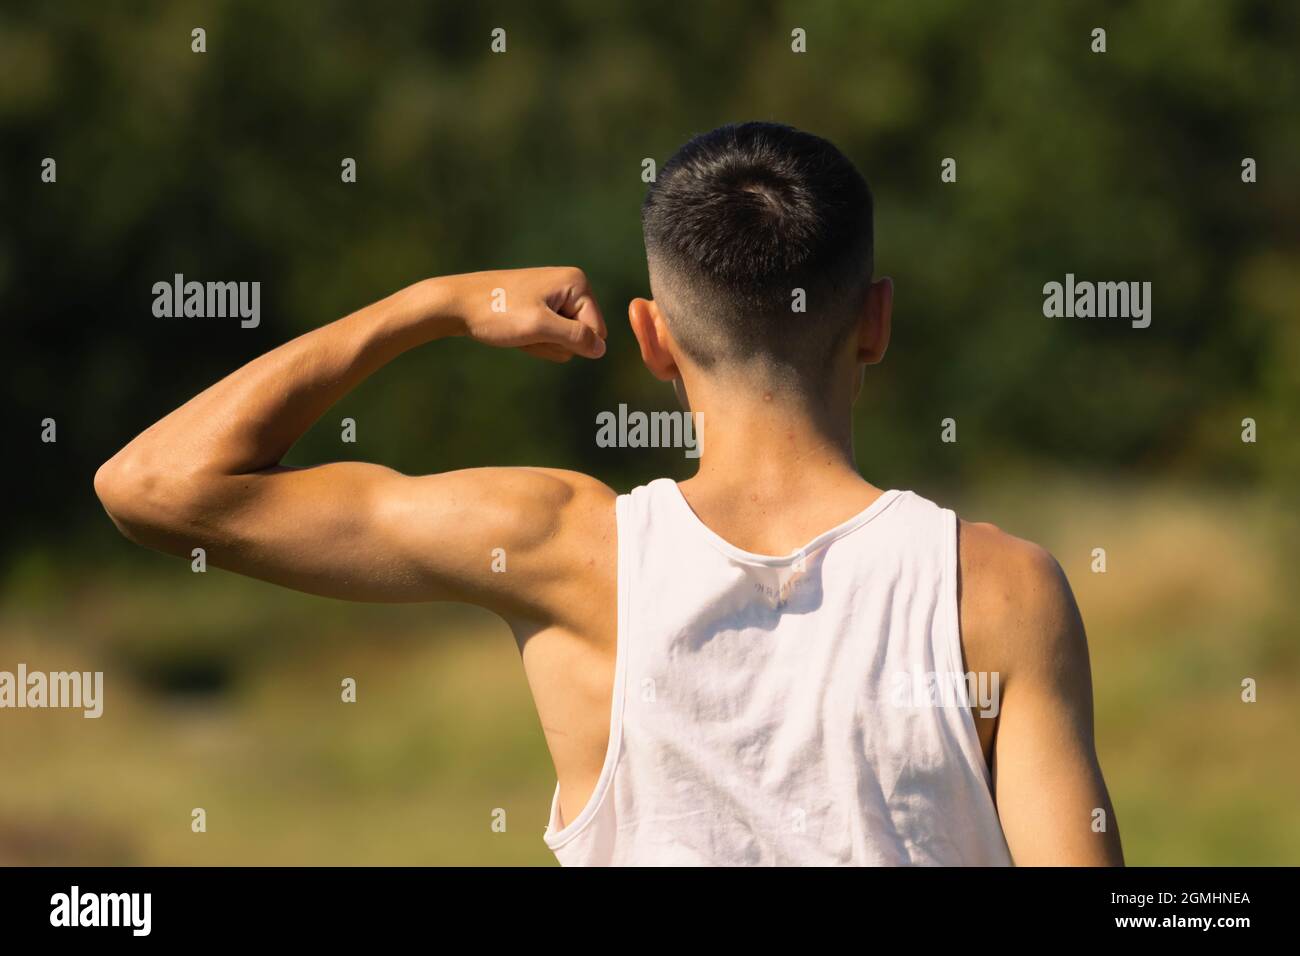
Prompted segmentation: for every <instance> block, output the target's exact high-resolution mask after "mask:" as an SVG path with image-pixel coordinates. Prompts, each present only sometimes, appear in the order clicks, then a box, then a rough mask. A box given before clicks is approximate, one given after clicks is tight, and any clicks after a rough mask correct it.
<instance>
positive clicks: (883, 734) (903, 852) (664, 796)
mask: <svg viewBox="0 0 1300 956" xmlns="http://www.w3.org/2000/svg"><path fill="white" fill-rule="evenodd" d="M616 508H617V514H618V638H617V640H618V648H617V655H616V664H615V668H614V694H613V707H612V710H611V715H610V732H609V748H608V751H607V752H606V754H605V762H604V766H603V767H602V769H601V773H600V777H599V779H598V781H597V783H596V788H595V791H594V792H593V793H592V795H591V799H590V800H589V801H588V803H587V805H586V807H585V808H584V809H583V810H582V812H581V813H580V814H579V815H578V817H577V818H576V819H574V820H572V821H569V822H568V823H567V824H563V825H562V821H561V819H560V815H559V787H558V786H557V787H556V791H555V797H554V799H553V800H552V803H551V818H550V825H549V826H548V827H547V830H546V837H545V839H546V844H547V846H549V847H550V848H551V849H552V850H553V851H554V852H555V855H556V856H557V857H558V858H559V860H560V862H561V863H562V864H564V865H566V866H575V865H610V864H623V865H714V866H735V865H762V864H768V865H831V864H875V865H881V864H947V865H952V864H958V865H976V866H988V865H1007V864H1009V863H1010V862H1011V860H1010V856H1009V854H1008V852H1007V846H1006V841H1005V839H1004V838H1003V835H1002V828H1001V825H1000V824H999V822H998V816H997V812H996V810H995V808H994V805H993V799H992V796H991V795H990V790H989V775H988V770H987V767H986V766H985V763H984V758H983V754H982V752H981V750H980V744H979V738H978V736H977V734H976V730H975V721H974V718H973V716H972V715H971V713H970V710H969V708H968V706H967V703H968V702H967V701H966V700H964V699H961V697H960V695H957V694H944V693H934V692H933V688H935V687H940V688H942V687H944V686H952V685H953V679H954V677H955V678H956V679H957V680H960V675H962V672H963V666H962V655H961V643H960V637H959V634H958V625H957V579H956V578H957V575H956V571H957V534H956V530H957V525H956V515H954V514H953V513H952V512H951V511H948V510H945V509H941V508H939V507H938V506H937V505H935V504H934V503H932V502H930V501H927V500H926V499H924V498H921V497H919V496H917V495H915V494H913V493H911V492H907V491H902V492H900V491H886V492H885V493H884V494H882V495H881V496H880V497H879V498H878V499H877V500H876V501H875V502H873V503H872V504H871V506H870V507H868V508H867V509H866V510H865V511H863V512H861V513H860V514H858V515H857V516H855V517H853V518H850V519H849V520H848V521H846V522H844V523H843V524H841V525H839V526H838V527H836V528H832V529H831V530H830V531H827V532H826V533H825V534H822V535H820V536H818V537H817V538H816V539H815V540H813V541H812V542H810V543H809V544H808V545H807V546H806V547H804V548H802V549H800V550H799V551H796V552H794V553H793V554H790V555H786V556H785V557H772V556H767V555H759V554H752V553H750V552H747V551H743V550H741V549H740V548H737V547H734V546H733V545H731V544H729V543H728V542H727V541H725V540H723V539H722V538H721V537H719V536H718V535H717V534H715V533H714V532H712V531H711V530H709V528H707V527H706V526H705V525H704V524H703V522H701V521H700V520H699V518H698V517H696V515H695V512H694V511H692V510H691V507H690V505H689V504H688V503H687V502H686V499H685V498H684V497H683V496H682V493H681V491H680V490H679V489H678V487H677V484H676V482H674V481H672V480H670V479H667V478H661V479H659V480H657V481H653V482H651V483H650V484H648V485H645V486H643V487H640V488H637V489H635V490H634V491H632V493H631V494H628V495H620V496H619V498H618V501H617V505H616ZM945 681H946V682H947V684H946V685H945V683H944V682H945ZM972 699H977V698H972Z"/></svg>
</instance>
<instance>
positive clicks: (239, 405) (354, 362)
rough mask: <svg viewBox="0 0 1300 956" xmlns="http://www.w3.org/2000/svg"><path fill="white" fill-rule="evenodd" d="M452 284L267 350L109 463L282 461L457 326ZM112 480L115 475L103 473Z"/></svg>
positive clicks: (195, 466) (223, 468) (188, 471)
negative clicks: (319, 426)
mask: <svg viewBox="0 0 1300 956" xmlns="http://www.w3.org/2000/svg"><path fill="white" fill-rule="evenodd" d="M449 286H450V283H449V281H448V280H445V279H430V280H426V281H424V282H419V283H416V284H415V285H412V286H409V287H407V288H405V289H403V290H401V291H400V292H397V293H395V294H393V295H391V296H388V297H387V298H385V299H381V300H380V301H378V302H376V303H374V304H372V305H369V306H366V307H365V308H363V309H360V310H358V311H356V312H353V313H352V314H351V315H348V316H346V317H344V318H342V319H339V320H337V321H335V322H332V323H330V324H329V325H326V326H323V327H321V328H319V329H316V330H314V331H311V332H308V333H306V334H305V335H301V336H299V337H298V338H296V339H293V340H292V341H290V342H286V343H285V344H284V345H281V346H280V347H278V348H276V349H273V350H272V351H270V352H267V353H266V354H265V355H262V356H259V357H258V358H256V359H254V360H253V361H251V362H249V363H248V364H247V365H245V366H243V367H242V368H240V369H238V370H237V371H235V372H233V373H231V374H230V375H228V376H226V377H225V378H224V379H222V380H221V381H219V382H217V383H216V384H215V385H213V386H211V387H210V388H208V389H206V390H205V391H203V392H201V393H199V394H198V395H196V396H195V397H194V398H192V399H190V400H189V401H188V402H186V403H185V404H184V405H182V406H181V407H180V408H178V409H176V410H175V411H173V412H172V413H171V414H169V415H167V416H166V417H165V418H163V419H161V420H160V421H158V422H157V423H155V424H154V425H152V426H151V427H149V428H148V429H147V430H145V431H144V432H143V433H141V434H140V435H139V436H138V437H137V438H136V439H135V440H134V441H132V442H131V443H130V444H128V445H127V446H126V447H125V448H123V449H122V451H120V452H119V453H118V454H117V455H116V456H115V457H114V458H113V459H112V460H110V461H109V462H108V464H106V465H105V466H104V468H105V469H106V470H107V471H108V473H109V476H111V473H112V472H113V471H115V470H117V469H119V468H120V469H121V470H130V471H134V472H137V473H139V472H146V473H148V472H152V471H161V470H163V469H166V470H168V471H170V472H172V473H173V474H182V475H187V476H192V477H194V478H199V477H202V476H211V477H220V476H234V475H244V474H249V473H251V472H256V471H261V470H263V469H266V468H269V467H272V466H274V465H276V464H278V463H279V462H280V460H281V459H282V458H283V457H284V455H285V454H286V453H287V452H288V450H289V449H290V448H291V447H292V446H293V444H294V443H295V442H296V441H297V440H298V439H299V438H301V437H302V435H303V433H304V432H306V431H307V429H308V428H310V427H311V425H312V424H313V423H314V422H315V421H316V420H317V419H318V418H320V416H321V415H322V414H324V413H325V411H326V410H328V409H329V408H330V407H331V406H332V405H334V404H335V403H336V402H338V401H339V399H341V398H342V397H343V396H345V395H346V394H347V393H348V392H350V391H351V390H352V389H353V388H355V387H356V386H357V385H359V384H360V383H361V382H362V381H364V380H365V379H366V378H367V377H368V376H370V375H371V374H372V373H374V372H375V371H376V370H378V369H379V368H381V367H383V366H384V365H385V364H387V363H388V362H390V361H392V360H393V359H394V358H396V357H397V356H398V355H400V354H401V353H402V352H404V351H406V350H408V349H410V348H414V347H415V346H417V345H421V344H424V343H425V342H428V341H431V340H433V339H437V338H442V337H445V336H447V335H451V334H454V332H455V319H454V309H453V307H452V294H451V289H450V287H449ZM104 477H107V476H104Z"/></svg>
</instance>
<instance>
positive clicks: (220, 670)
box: [0, 477, 1300, 865]
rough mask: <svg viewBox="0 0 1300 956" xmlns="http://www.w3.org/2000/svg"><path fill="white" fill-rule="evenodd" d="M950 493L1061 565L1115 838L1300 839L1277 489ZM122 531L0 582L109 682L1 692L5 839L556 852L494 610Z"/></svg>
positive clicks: (9, 626)
mask: <svg viewBox="0 0 1300 956" xmlns="http://www.w3.org/2000/svg"><path fill="white" fill-rule="evenodd" d="M957 504H958V506H959V510H961V511H962V512H963V513H964V515H965V516H967V517H970V518H973V519H984V520H987V519H993V520H996V521H997V523H999V524H1000V525H1002V526H1003V527H1004V528H1005V529H1006V530H1008V531H1012V532H1013V533H1017V534H1020V535H1022V536H1025V537H1030V538H1033V539H1035V540H1038V541H1039V542H1040V543H1042V544H1044V545H1046V546H1047V547H1048V548H1050V549H1051V550H1052V552H1053V553H1054V554H1056V555H1057V557H1058V559H1059V560H1060V561H1061V564H1062V565H1063V566H1064V568H1065V570H1066V572H1067V573H1068V574H1069V576H1070V579H1071V581H1072V582H1073V584H1074V587H1075V591H1076V594H1077V595H1078V599H1079V603H1080V606H1081V608H1082V610H1083V613H1084V619H1085V621H1086V622H1087V625H1088V631H1089V637H1090V642H1091V648H1092V664H1093V674H1094V682H1095V688H1096V700H1097V728H1098V739H1099V746H1100V751H1101V757H1102V763H1103V767H1104V768H1105V771H1106V775H1107V779H1108V782H1109V784H1110V788H1111V792H1112V796H1113V797H1114V801H1115V806H1116V812H1117V814H1118V816H1119V821H1120V826H1121V831H1122V833H1123V837H1124V845H1125V851H1126V854H1127V857H1128V860H1129V862H1130V863H1132V864H1194V863H1207V864H1282V863H1289V864H1296V863H1300V761H1298V760H1297V754H1300V645H1298V644H1297V630H1296V612H1295V609H1294V607H1295V606H1294V583H1295V573H1294V569H1295V567H1296V564H1297V560H1296V559H1297V557H1300V554H1298V553H1297V552H1298V551H1300V549H1298V548H1297V546H1296V543H1295V542H1296V540H1297V538H1296V533H1295V532H1296V527H1295V520H1296V518H1295V516H1296V513H1297V512H1296V509H1295V507H1294V505H1295V502H1293V501H1290V502H1279V501H1276V500H1269V499H1267V498H1265V497H1263V496H1253V497H1247V498H1244V499H1243V498H1242V497H1241V496H1239V495H1238V496H1234V495H1231V494H1228V493H1226V492H1222V491H1207V490H1203V489H1202V490H1198V489H1190V488H1183V487H1174V486H1140V485H1137V484H1133V483H1122V482H1104V481H1102V482H1098V481H1089V482H1084V481H1078V480H1075V481H1066V480H1054V479H1048V478H1044V477H1039V478H1038V479H1037V480H1035V481H1033V482H1025V483H1023V484H1019V485H1015V486H1007V485H1005V484H1003V485H1000V486H999V491H998V492H997V493H996V494H994V493H979V492H976V491H973V490H970V489H968V490H967V491H966V492H965V493H964V494H963V495H961V496H960V497H959V499H958V501H957ZM104 533H105V534H106V535H108V534H111V533H112V532H111V528H110V527H109V526H108V524H107V522H105V531H104ZM1096 547H1103V548H1105V549H1106V559H1107V571H1106V573H1105V574H1098V573H1093V572H1092V571H1091V569H1090V568H1091V564H1092V560H1093V559H1092V549H1093V548H1096ZM121 554H122V558H121V562H120V563H114V564H113V565H112V566H111V567H108V568H96V567H93V566H89V565H87V564H86V563H85V562H84V560H83V561H81V562H75V561H68V562H66V563H64V562H63V561H61V556H60V555H59V554H58V553H48V554H32V555H29V556H28V557H27V558H25V559H24V560H23V561H21V562H19V563H18V564H17V565H15V566H14V567H13V568H12V569H11V572H10V574H9V576H8V578H7V580H6V582H5V585H4V592H3V609H2V610H0V670H13V669H15V667H16V665H17V663H18V662H19V661H23V662H25V663H26V664H27V665H28V667H29V669H40V670H63V669H69V670H73V669H75V670H102V671H104V672H105V684H106V692H105V705H104V716H103V717H102V718H100V719H99V720H86V719H83V718H82V717H81V716H80V713H79V712H77V713H74V712H67V711H14V710H6V711H0V768H2V770H0V862H3V863H38V864H113V863H129V864H235V863H246V864H344V865H351V864H431V863H452V864H550V863H552V862H553V861H552V858H551V857H550V854H549V853H548V851H547V850H546V848H545V846H544V845H543V843H542V841H541V834H542V828H543V826H544V824H545V822H546V812H547V808H548V801H549V798H550V793H551V789H552V787H553V778H552V771H551V768H550V762H549V759H548V757H547V755H546V751H545V747H544V744H543V740H542V734H541V730H540V728H539V726H538V723H537V719H536V717H535V716H534V715H533V713H532V709H531V704H530V701H529V698H528V693H527V688H526V685H525V682H524V678H523V672H522V668H521V666H520V663H519V659H518V654H517V652H516V650H515V648H514V644H513V642H512V641H511V640H510V638H509V635H508V632H507V631H506V628H505V626H504V625H503V624H501V623H500V622H498V621H496V619H494V618H492V617H491V616H489V615H486V614H483V613H479V612H476V611H474V610H472V609H468V608H461V607H458V606H451V605H432V606H412V607H376V606H363V605H347V604H342V603H339V602H332V601H326V600H323V599H318V598H311V597H306V596H303V595H297V594H293V593H291V592H286V591H281V590H279V589H276V588H273V587H270V586H268V585H263V584H260V583H257V582H248V581H243V580H240V579H237V578H235V577H233V576H231V575H228V574H225V573H223V572H220V571H212V572H209V573H208V574H204V575H197V574H193V573H191V571H190V569H189V567H188V565H187V564H185V563H184V562H178V561H173V560H170V559H165V558H161V557H156V556H152V555H147V554H144V553H138V554H137V553H135V552H133V551H131V550H128V546H127V545H126V544H125V543H123V544H122V546H121ZM345 677H353V678H355V679H356V681H357V686H358V700H357V702H356V703H355V704H345V703H343V702H342V701H341V699H340V684H341V681H342V680H343V679H344V678H345ZM1244 678H1254V679H1255V680H1256V681H1257V683H1258V702H1257V703H1253V704H1247V703H1243V702H1242V700H1241V682H1242V680H1243V679H1244ZM196 807H201V808H203V809H204V810H205V811H206V815H207V832H206V833H200V834H196V833H193V832H192V831H191V826H190V824H191V811H192V810H193V809H194V808H196ZM498 810H503V811H504V812H505V820H506V826H505V830H504V832H498V831H497V830H494V828H493V820H494V813H495V812H496V811H498Z"/></svg>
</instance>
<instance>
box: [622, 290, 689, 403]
mask: <svg viewBox="0 0 1300 956" xmlns="http://www.w3.org/2000/svg"><path fill="white" fill-rule="evenodd" d="M627 320H628V323H629V324H630V325H631V326H632V334H633V335H635V336H636V340H637V344H639V345H640V346H641V361H642V362H644V363H645V367H646V368H648V369H649V370H650V374H651V375H653V376H654V377H655V378H657V379H659V381H661V382H671V381H673V380H674V379H678V378H681V375H682V373H681V372H680V371H679V370H678V368H677V359H676V358H675V357H674V356H675V355H676V353H677V343H676V342H674V341H673V336H672V333H671V332H669V331H668V323H667V322H665V321H664V316H663V313H662V312H661V311H659V306H658V305H656V304H655V301H654V299H633V300H632V301H631V302H629V303H628V305H627Z"/></svg>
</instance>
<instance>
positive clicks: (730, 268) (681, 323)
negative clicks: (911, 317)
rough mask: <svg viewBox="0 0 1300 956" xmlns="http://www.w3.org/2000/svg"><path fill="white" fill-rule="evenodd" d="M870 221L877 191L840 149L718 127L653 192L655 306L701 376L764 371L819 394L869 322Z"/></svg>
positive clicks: (645, 215) (649, 244)
mask: <svg viewBox="0 0 1300 956" xmlns="http://www.w3.org/2000/svg"><path fill="white" fill-rule="evenodd" d="M871 219H872V203H871V190H870V188H869V187H868V186H867V183H866V180H865V179H863V178H862V174H861V173H859V172H858V171H857V169H856V168H854V166H853V164H852V163H851V162H850V161H849V160H848V159H847V158H846V157H845V156H844V154H843V153H841V152H840V151H839V150H838V149H836V148H835V146H834V145H832V144H831V143H829V142H827V141H826V140H824V139H822V138H821V137H819V136H814V135H812V134H811V133H805V132H802V131H800V130H797V129H794V128H792V127H789V126H784V125H781V124H779V123H740V124H732V125H728V126H723V127H720V128H719V129H715V130H713V131H712V132H710V133H704V134H702V135H700V136H696V137H695V138H694V139H692V140H691V141H690V142H688V143H687V144H686V145H685V146H683V147H682V148H681V149H679V150H678V151H677V152H676V153H675V154H674V155H673V157H672V158H671V159H669V160H668V162H667V163H666V164H664V166H663V168H662V169H661V170H660V172H659V175H658V177H657V179H656V181H655V182H653V183H651V184H650V189H649V192H648V193H647V194H646V198H645V202H644V204H643V205H642V207H641V224H642V228H643V230H644V233H645V244H646V258H647V260H648V261H649V266H650V286H651V290H652V294H653V295H654V297H655V300H656V302H657V303H658V304H659V306H660V309H661V311H662V312H663V314H664V316H665V319H666V321H667V322H668V326H669V329H670V330H671V331H672V334H673V337H674V339H675V340H676V341H677V343H678V345H680V346H681V348H682V349H683V350H684V351H685V352H686V354H687V355H688V356H689V357H690V358H691V359H692V360H693V361H695V362H696V363H697V364H699V365H700V366H701V367H702V368H713V367H715V366H718V365H726V364H737V363H744V364H746V365H753V364H757V366H758V367H759V368H760V369H762V370H763V372H764V373H765V374H767V375H769V376H770V377H771V378H772V379H774V380H781V381H787V382H789V383H791V384H796V385H798V386H800V387H804V388H809V387H815V386H816V385H817V384H818V376H819V375H821V374H823V373H824V372H825V371H826V369H827V367H828V365H829V362H830V359H831V356H832V355H833V354H834V352H835V350H836V349H837V348H838V347H839V346H840V345H841V344H842V343H843V342H844V339H845V336H846V335H847V334H848V333H849V331H850V330H851V329H852V328H853V327H854V326H855V325H856V320H857V319H859V318H860V317H861V315H862V309H863V307H864V305H865V303H866V296H867V290H868V288H869V286H870V283H871V272H872V223H871ZM796 289H802V290H803V291H804V295H805V299H806V301H805V311H803V312H797V311H794V304H795V302H796V299H795V290H796Z"/></svg>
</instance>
